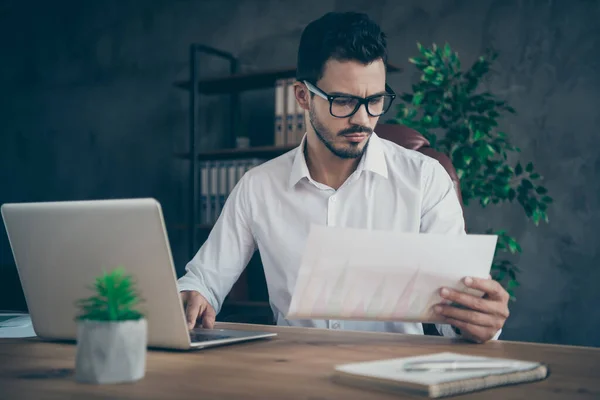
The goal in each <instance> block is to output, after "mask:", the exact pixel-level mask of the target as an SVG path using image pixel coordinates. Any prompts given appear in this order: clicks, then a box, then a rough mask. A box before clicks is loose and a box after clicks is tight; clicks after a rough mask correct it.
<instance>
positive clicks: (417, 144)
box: [375, 124, 464, 209]
mask: <svg viewBox="0 0 600 400" xmlns="http://www.w3.org/2000/svg"><path fill="white" fill-rule="evenodd" d="M375 133H377V136H379V137H381V138H383V139H387V140H389V141H391V142H394V143H396V144H398V145H400V146H402V147H404V148H407V149H410V150H416V151H418V152H420V153H423V154H425V155H427V156H429V157H432V158H435V159H436V160H438V161H439V162H440V164H442V166H443V167H444V168H445V169H446V172H448V175H450V178H451V179H452V181H453V182H454V187H455V188H456V194H457V195H458V200H459V201H460V205H461V206H462V207H463V209H464V205H463V201H462V195H461V192H460V180H459V179H458V175H457V173H456V169H454V166H453V165H452V161H451V160H450V158H449V157H448V156H447V155H445V154H444V153H441V152H439V151H436V150H434V149H433V148H431V143H429V141H428V140H427V139H426V138H425V136H423V135H421V134H420V133H419V132H417V131H416V130H414V129H412V128H409V127H407V126H404V125H400V124H377V126H376V127H375Z"/></svg>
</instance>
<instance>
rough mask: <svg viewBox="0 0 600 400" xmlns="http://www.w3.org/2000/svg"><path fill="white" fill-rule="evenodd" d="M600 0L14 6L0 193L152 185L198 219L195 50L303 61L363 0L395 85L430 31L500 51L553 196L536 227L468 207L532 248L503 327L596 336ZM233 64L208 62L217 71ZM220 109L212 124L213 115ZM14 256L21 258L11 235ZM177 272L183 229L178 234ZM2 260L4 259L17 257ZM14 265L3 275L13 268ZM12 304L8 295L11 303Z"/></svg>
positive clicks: (264, 110) (263, 94) (432, 38)
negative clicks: (307, 35)
mask: <svg viewBox="0 0 600 400" xmlns="http://www.w3.org/2000/svg"><path fill="white" fill-rule="evenodd" d="M598 4H600V3H598V2H594V1H583V0H577V1H572V2H567V1H566V0H564V1H516V0H513V1H510V0H501V1H500V0H499V1H493V0H478V1H467V0H454V1H434V0H427V1H422V0H421V1H416V0H408V1H402V2H399V1H392V0H389V1H371V2H365V1H349V0H346V1H333V0H318V1H302V2H297V1H266V0H265V1H260V0H255V1H250V0H248V1H173V0H163V1H160V0H146V1H131V0H130V1H112V0H110V1H108V0H107V1H103V2H76V1H71V2H67V1H57V2H51V3H48V2H42V1H0V92H1V93H2V95H1V96H0V203H4V202H8V201H33V200H64V199H91V198H107V197H113V198H114V197H131V196H136V197H138V196H154V197H156V198H158V199H159V200H160V201H161V202H162V203H163V206H164V208H165V214H166V219H167V223H168V224H169V225H170V226H171V225H172V224H176V223H178V222H181V221H185V220H186V218H187V215H188V212H187V202H186V195H187V191H186V188H185V184H186V182H187V175H186V168H185V163H183V162H181V161H175V160H173V159H172V158H171V154H172V153H173V152H176V151H183V150H184V149H185V147H186V145H187V139H186V135H187V123H188V119H187V96H186V94H185V93H184V92H182V91H179V90H177V89H175V88H173V86H172V82H173V81H175V80H178V79H185V78H186V77H187V73H188V60H187V55H188V46H189V44H190V43H191V42H199V43H205V44H209V45H212V46H216V47H219V48H222V49H224V50H227V51H230V52H232V53H234V54H235V55H237V56H238V57H239V58H240V61H241V65H242V69H243V70H245V71H250V70H259V69H264V68H278V67H285V66H290V65H294V64H295V60H296V49H297V45H298V39H299V37H300V33H301V31H302V29H303V27H304V26H305V25H306V24H307V23H308V22H309V21H310V20H312V19H314V18H317V17H318V16H320V15H322V14H323V13H325V12H327V11H330V10H361V11H365V12H368V13H369V14H370V15H371V16H372V17H373V18H374V19H375V20H376V21H378V22H379V23H380V24H381V25H382V27H383V28H384V30H385V31H386V32H387V34H388V36H389V47H390V56H391V60H392V61H393V62H395V63H398V64H403V65H404V66H405V67H407V68H408V70H407V72H406V73H403V74H396V75H391V76H390V77H389V83H390V84H391V85H392V87H394V88H395V89H396V90H397V91H399V92H400V91H402V90H406V89H407V88H409V85H410V82H411V80H414V79H415V78H416V77H417V76H416V75H415V73H414V69H412V68H410V65H408V63H407V62H406V60H407V58H408V57H409V56H412V55H415V53H416V45H415V43H416V42H417V41H420V42H422V43H423V44H431V43H432V42H437V43H443V42H446V41H448V42H449V43H450V44H451V45H452V46H453V47H454V48H455V49H456V50H458V52H459V54H460V56H461V57H462V59H463V65H468V64H470V63H471V62H472V61H473V60H474V59H475V58H476V57H477V56H478V55H479V54H480V53H481V52H482V51H483V49H484V48H485V47H487V46H489V45H494V46H495V48H496V49H497V50H498V51H499V52H500V58H499V61H498V64H497V67H496V69H497V72H498V76H497V77H496V78H495V80H494V81H493V82H491V83H490V88H491V89H492V90H494V91H495V92H496V93H500V94H502V95H505V96H506V98H507V100H509V101H510V103H511V104H512V105H513V106H514V107H515V108H516V109H517V111H518V112H519V114H518V115H517V116H515V117H512V118H510V119H509V120H506V121H505V122H504V127H503V128H505V129H506V130H507V132H508V133H509V134H510V136H511V137H512V139H513V141H514V142H515V144H517V145H518V146H520V147H521V148H522V149H523V153H522V157H523V158H525V159H527V160H531V161H533V162H534V163H535V164H536V166H537V168H539V170H540V171H541V172H542V173H543V174H544V176H545V177H546V180H547V186H548V188H549V190H550V194H551V195H552V196H554V197H555V200H556V204H555V205H554V206H553V207H552V209H551V210H550V213H549V214H550V221H551V222H550V225H547V226H541V227H539V228H536V227H534V226H533V224H531V223H529V222H528V221H527V220H526V219H525V216H524V214H523V212H522V211H521V210H519V209H518V207H512V206H502V207H495V208H489V209H486V210H480V209H477V208H476V207H471V208H469V209H468V212H467V218H468V224H469V226H470V227H471V228H472V229H473V230H475V231H477V230H481V231H482V230H484V229H485V228H487V227H494V228H500V227H502V228H507V229H508V230H509V231H510V232H511V233H512V234H514V235H515V236H516V237H517V238H518V239H519V240H520V241H521V244H522V246H523V249H524V253H523V255H522V256H521V257H520V260H519V264H520V266H521V268H522V269H523V274H522V275H521V277H520V279H521V281H522V288H521V289H520V290H519V291H518V292H517V295H518V301H517V302H516V303H514V304H513V305H512V315H511V317H510V319H509V321H508V323H507V325H506V327H505V330H504V336H503V337H504V338H506V339H512V340H525V341H539V342H550V343H566V344H576V345H594V346H598V345H600V335H599V334H598V332H599V331H600V311H598V310H600V308H598V307H596V306H595V301H596V300H597V299H598V296H597V295H596V285H597V282H599V281H600V272H599V271H600V269H598V268H597V266H598V265H599V264H600V257H599V254H598V244H599V240H598V236H597V235H596V232H595V229H596V227H597V226H598V225H600V220H599V219H600V218H599V217H598V215H599V214H598V213H597V212H596V207H598V206H599V205H600V198H599V194H600V190H599V189H600V183H599V182H600V180H598V179H597V178H598V172H599V171H600V157H599V152H598V150H597V145H596V141H597V139H596V135H595V131H596V129H597V126H598V125H599V121H598V115H599V114H598V112H597V110H596V108H597V104H598V103H599V100H600V85H599V79H600V78H598V77H599V76H600V73H599V72H600V58H599V57H598V51H600V35H599V33H600V29H599V28H598V24H597V21H598V19H599V17H600V6H599V5H598ZM226 72H227V65H226V64H225V63H223V62H219V61H213V60H210V59H208V58H206V59H204V62H203V64H202V71H201V74H202V75H203V76H207V75H215V74H223V73H226ZM241 98H242V105H243V108H242V115H243V121H244V126H245V127H246V129H247V130H248V132H249V133H250V134H251V135H253V137H254V140H255V142H259V141H260V137H261V136H264V135H261V134H257V132H263V131H267V132H268V131H269V130H270V129H272V120H271V118H272V115H273V104H272V103H273V95H272V91H270V90H259V91H255V92H250V93H245V94H243V95H242V97H241ZM226 104H227V99H226V98H224V97H218V96H217V97H211V98H207V99H203V100H202V110H203V112H204V113H206V112H207V110H210V111H216V110H219V111H218V112H214V114H212V115H211V116H210V119H203V122H202V123H201V125H200V126H201V128H202V132H205V133H206V134H205V135H203V136H202V137H201V138H200V139H199V141H200V144H201V146H202V148H203V149H212V148H217V147H219V146H221V145H223V143H225V140H226V139H225V138H224V136H223V135H222V134H221V133H220V132H221V129H220V127H221V126H222V125H223V124H224V123H225V121H226V118H227V113H226V112H225V111H223V109H222V106H224V105H226ZM207 121H208V122H207ZM1 235H3V236H0V265H8V264H11V263H12V257H11V254H10V249H9V247H8V244H7V242H6V237H5V236H4V232H3V231H2V233H1ZM169 235H170V239H171V241H172V243H173V248H174V253H175V258H176V263H177V267H178V269H179V270H181V268H182V267H183V264H184V263H185V261H186V260H187V254H186V252H185V251H186V248H185V246H186V242H185V236H184V235H183V234H182V232H179V231H176V230H174V229H172V228H170V229H169ZM3 268H4V269H6V268H8V267H3ZM5 272H6V271H5ZM1 307H2V305H0V308H1Z"/></svg>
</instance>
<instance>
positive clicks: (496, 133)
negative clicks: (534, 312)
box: [388, 43, 552, 300]
mask: <svg viewBox="0 0 600 400" xmlns="http://www.w3.org/2000/svg"><path fill="white" fill-rule="evenodd" d="M417 46H418V49H419V52H420V55H419V56H418V57H412V58H410V59H409V61H410V62H411V63H412V64H414V65H415V67H416V68H417V69H418V70H419V71H420V73H421V77H420V80H419V82H417V83H415V84H413V85H412V92H411V93H404V94H402V95H401V96H400V99H401V103H400V104H399V105H398V106H397V107H398V108H397V110H398V112H397V115H396V118H395V119H393V120H391V121H388V122H390V123H399V124H403V125H405V126H408V127H410V128H413V129H415V130H417V131H419V132H420V133H421V134H422V135H424V136H425V137H426V138H427V139H428V140H429V141H430V143H431V146H432V147H433V148H434V149H436V150H438V151H440V152H442V153H444V154H446V155H447V156H448V157H449V158H450V159H451V160H452V164H453V166H454V167H455V169H456V172H457V174H458V177H459V179H460V182H461V195H462V198H463V203H464V205H465V206H468V205H469V203H470V202H472V201H478V202H479V204H481V206H482V207H486V206H488V205H490V204H498V203H502V202H509V203H513V202H514V201H515V200H516V202H517V203H518V204H520V205H521V206H522V208H523V210H524V212H525V215H526V217H527V218H529V219H531V220H532V221H533V223H534V224H535V225H536V226H537V225H538V224H539V223H540V222H541V221H545V222H548V214H547V208H548V205H549V204H550V203H552V198H551V197H550V196H549V195H548V191H547V189H546V188H545V187H543V186H541V184H540V182H541V180H542V176H541V175H540V174H539V173H538V172H536V171H535V170H534V166H533V163H531V162H529V163H527V164H525V163H524V162H521V161H519V160H516V161H514V160H511V157H510V156H511V155H515V154H516V153H519V152H520V149H519V148H517V147H515V146H513V145H512V144H511V143H510V140H509V138H508V135H507V134H506V133H505V132H502V131H501V130H499V129H498V118H500V117H501V116H502V114H504V113H513V114H514V113H515V110H514V109H513V108H512V107H510V106H509V105H508V104H507V103H506V102H505V101H503V100H501V99H500V98H498V97H497V96H496V95H494V94H492V93H490V92H489V91H485V90H482V89H481V88H480V83H481V81H482V80H483V79H484V78H485V77H486V75H487V74H488V73H489V72H490V71H491V65H492V63H493V61H494V60H495V59H496V58H497V53H496V52H494V51H492V50H487V51H486V52H485V54H484V55H482V56H481V57H479V58H478V59H477V60H476V61H475V63H474V64H473V65H472V66H471V67H470V68H469V69H468V70H466V71H462V70H461V64H460V59H459V57H458V54H457V53H456V52H454V51H453V50H452V49H451V47H450V45H448V44H446V45H445V46H444V47H443V48H442V47H438V46H437V45H436V44H435V43H434V44H433V46H432V47H431V48H425V47H423V46H422V45H421V44H420V43H418V44H417ZM486 233H495V234H497V235H498V245H497V248H496V255H495V259H494V262H493V265H492V278H493V279H495V280H497V281H498V282H500V283H501V284H502V285H503V286H504V287H505V288H506V290H507V291H508V292H509V294H510V295H511V299H512V300H515V296H514V290H515V289H516V288H517V287H518V286H519V282H518V280H517V273H518V272H519V268H518V267H517V266H516V265H515V263H514V262H512V261H510V260H508V259H500V258H499V253H500V252H505V253H510V255H515V254H517V253H520V252H521V247H520V245H519V243H518V242H517V240H516V239H515V238H514V237H511V236H510V235H509V234H507V232H506V230H504V229H500V230H496V231H494V230H493V229H490V230H488V231H486Z"/></svg>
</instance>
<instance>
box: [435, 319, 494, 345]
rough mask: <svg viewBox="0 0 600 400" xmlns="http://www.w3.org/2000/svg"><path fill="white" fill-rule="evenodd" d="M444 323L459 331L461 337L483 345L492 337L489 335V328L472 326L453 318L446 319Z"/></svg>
mask: <svg viewBox="0 0 600 400" xmlns="http://www.w3.org/2000/svg"><path fill="white" fill-rule="evenodd" d="M446 322H447V323H448V324H450V325H453V326H455V327H457V328H458V329H460V334H461V336H462V337H464V338H466V339H469V340H471V341H474V342H477V343H484V342H485V341H487V340H489V339H490V338H491V337H492V335H491V334H490V328H486V327H483V326H477V325H472V324H469V323H468V322H465V321H461V320H458V319H454V318H448V319H447V321H446Z"/></svg>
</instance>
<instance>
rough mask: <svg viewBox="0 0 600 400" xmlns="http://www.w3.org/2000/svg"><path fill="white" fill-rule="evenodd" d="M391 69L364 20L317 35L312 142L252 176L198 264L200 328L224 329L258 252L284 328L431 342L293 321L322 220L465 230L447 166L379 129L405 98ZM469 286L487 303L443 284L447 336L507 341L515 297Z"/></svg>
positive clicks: (415, 327)
mask: <svg viewBox="0 0 600 400" xmlns="http://www.w3.org/2000/svg"><path fill="white" fill-rule="evenodd" d="M386 61H387V51H386V38H385V35H384V34H383V33H382V32H381V31H380V29H379V27H378V26H377V25H376V24H375V23H374V22H372V21H371V20H369V18H368V17H367V16H365V15H364V14H357V13H329V14H326V15H324V16H323V17H321V18H320V19H318V20H316V21H314V22H312V23H311V24H309V25H308V26H307V27H306V29H305V30H304V32H303V34H302V37H301V40H300V46H299V50H298V65H297V79H298V82H297V83H296V84H295V86H294V88H295V94H296V99H297V101H298V102H299V104H300V105H301V106H302V108H303V109H304V110H305V115H306V119H307V121H308V123H307V132H306V135H305V137H304V139H303V141H302V143H301V145H300V146H299V147H298V148H297V149H295V150H293V151H291V152H289V153H287V154H284V155H282V156H280V157H278V158H275V159H273V160H270V161H268V162H266V163H264V164H262V165H260V166H258V167H255V168H253V169H252V170H250V171H248V172H247V173H246V174H245V175H244V176H243V178H242V179H241V180H240V182H239V183H238V184H237V185H236V187H235V188H234V189H233V191H232V192H231V194H230V195H229V198H228V200H227V203H226V204H225V207H224V209H223V211H222V213H221V215H220V217H219V218H218V220H217V222H216V224H215V226H214V228H213V230H212V231H211V234H210V235H209V237H208V240H207V241H206V242H205V243H204V245H203V246H202V247H201V248H200V250H199V251H198V253H197V254H196V255H195V257H194V258H193V259H192V260H191V261H190V262H189V263H188V265H187V266H186V274H185V275H184V276H183V277H181V278H180V280H179V289H180V291H181V298H182V301H183V303H184V305H185V307H186V315H187V319H188V324H189V327H190V328H193V327H194V326H196V325H202V326H203V327H205V328H212V327H213V325H214V321H215V316H216V314H217V313H218V311H219V310H220V308H221V306H222V304H223V300H224V298H225V296H226V295H227V293H228V292H229V291H230V290H231V287H232V286H233V284H234V283H235V282H236V280H237V278H238V277H239V276H240V274H241V273H242V271H243V269H244V268H245V266H246V265H247V263H248V261H249V259H250V257H251V256H252V254H253V252H254V251H255V250H256V249H257V248H258V250H259V251H260V253H261V258H262V260H263V265H264V272H265V276H266V280H267V285H268V290H269V297H270V303H271V306H272V309H273V312H274V315H275V318H276V321H277V324H279V325H295V326H306V327H321V328H330V329H351V330H370V331H391V332H403V333H412V334H423V326H422V324H418V323H397V322H372V321H323V320H301V321H298V320H286V319H285V314H286V312H287V310H288V308H289V305H290V301H291V294H292V292H293V288H294V284H295V279H296V274H297V272H298V268H299V265H300V260H301V256H302V250H303V248H304V244H305V240H306V238H307V235H308V231H309V227H310V224H311V223H317V224H326V225H329V226H346V227H357V228H365V229H387V230H391V229H396V230H401V231H406V232H424V233H434V232H435V233H447V234H465V230H464V220H463V215H462V209H461V206H460V203H459V201H458V197H457V195H456V192H455V191H454V186H453V184H452V181H451V180H450V177H449V176H448V174H447V172H446V171H445V169H444V168H443V167H442V166H441V165H440V164H439V163H438V162H437V161H436V160H434V159H432V158H429V157H427V156H425V155H422V154H421V153H418V152H415V151H411V150H407V149H404V148H402V147H400V146H398V145H396V144H394V143H391V142H389V141H386V140H383V139H381V138H379V137H378V136H377V134H376V133H375V132H374V131H373V129H374V127H375V125H376V124H377V121H378V119H379V116H380V115H382V114H383V113H385V111H387V110H388V109H389V107H390V105H391V102H392V100H393V97H394V95H393V94H392V92H391V89H389V87H388V86H387V85H386V69H385V63H386ZM440 268H444V266H443V265H440ZM465 283H466V284H468V285H469V286H471V287H473V288H477V289H480V290H482V291H483V292H485V296H484V298H477V297H474V296H470V295H467V294H461V293H457V292H454V291H452V290H447V289H444V288H441V295H442V296H443V297H444V298H445V299H446V300H447V301H446V302H444V303H443V304H440V305H438V306H437V307H436V308H435V310H436V312H437V313H439V314H440V315H441V316H442V317H443V318H444V321H446V322H447V324H440V325H437V329H438V331H440V333H441V334H443V335H446V336H456V335H459V334H460V335H462V336H463V337H465V338H466V339H469V340H472V341H475V342H485V341H487V340H490V339H494V338H497V337H498V335H499V334H500V331H501V328H502V326H503V324H504V322H505V320H506V318H507V317H508V306H507V304H508V294H507V293H506V291H505V290H504V289H503V288H502V287H501V286H500V285H499V284H498V283H497V282H495V281H493V280H491V279H475V278H473V279H470V278H466V282H465ZM451 302H454V303H458V304H459V305H462V306H464V307H455V306H451V305H449V304H450V303H451ZM465 307H466V308H465Z"/></svg>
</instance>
